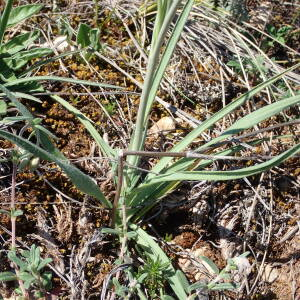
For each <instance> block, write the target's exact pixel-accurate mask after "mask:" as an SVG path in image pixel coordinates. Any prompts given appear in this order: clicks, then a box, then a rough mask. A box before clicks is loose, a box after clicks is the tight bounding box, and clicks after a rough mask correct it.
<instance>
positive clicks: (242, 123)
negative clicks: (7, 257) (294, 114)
mask: <svg viewBox="0 0 300 300" xmlns="http://www.w3.org/2000/svg"><path fill="white" fill-rule="evenodd" d="M298 102H300V95H296V96H293V97H289V98H286V99H283V100H280V101H277V102H275V103H272V104H269V105H266V106H264V107H262V108H260V109H258V110H256V111H254V112H252V113H250V114H248V115H246V116H245V117H243V118H241V119H240V120H238V121H236V122H235V123H234V124H233V125H232V126H230V127H229V128H228V129H227V130H226V131H225V132H224V133H222V134H221V135H220V136H219V137H216V138H214V139H213V140H211V141H210V142H208V143H206V144H205V145H203V146H202V147H199V148H198V149H197V151H199V150H203V149H205V148H207V147H209V146H211V145H213V144H215V143H218V142H220V141H223V140H225V139H226V138H228V137H230V136H232V135H234V134H237V133H239V132H241V131H243V130H245V129H248V128H251V127H253V126H254V125H256V124H258V123H259V122H261V121H264V120H266V119H267V118H270V117H272V116H275V115H277V114H278V113H280V112H281V111H283V110H284V109H287V108H288V107H290V106H293V105H295V104H297V103H298Z"/></svg>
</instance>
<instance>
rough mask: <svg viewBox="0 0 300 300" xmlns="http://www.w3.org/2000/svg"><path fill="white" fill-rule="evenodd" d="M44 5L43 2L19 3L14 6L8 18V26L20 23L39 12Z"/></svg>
mask: <svg viewBox="0 0 300 300" xmlns="http://www.w3.org/2000/svg"><path fill="white" fill-rule="evenodd" d="M42 7H43V5H42V4H28V5H19V6H17V7H15V8H13V9H12V10H11V13H10V16H9V19H8V23H7V27H11V26H14V25H17V24H19V23H20V22H22V21H24V20H26V19H27V18H29V17H31V16H32V15H34V14H36V13H37V12H39V11H40V10H41V8H42Z"/></svg>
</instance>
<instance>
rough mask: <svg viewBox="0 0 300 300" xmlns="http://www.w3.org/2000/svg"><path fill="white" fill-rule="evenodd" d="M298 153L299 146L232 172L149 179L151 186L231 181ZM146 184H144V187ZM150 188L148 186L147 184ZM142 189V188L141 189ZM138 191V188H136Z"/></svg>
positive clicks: (201, 172)
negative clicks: (192, 181) (173, 182)
mask: <svg viewBox="0 0 300 300" xmlns="http://www.w3.org/2000/svg"><path fill="white" fill-rule="evenodd" d="M299 151H300V144H297V145H295V146H294V147H292V148H291V149H289V150H287V151H285V152H283V153H281V154H280V155H278V156H276V157H274V158H272V159H270V160H268V161H266V162H263V163H259V164H256V165H255V166H251V167H247V168H242V169H239V170H234V171H182V172H180V171H179V172H177V173H172V174H165V175H158V176H156V177H155V178H152V179H151V185H152V184H155V183H157V182H165V181H182V180H217V181H218V180H233V179H239V178H243V177H247V176H252V175H255V174H258V173H262V172H264V171H267V170H268V169H270V168H272V167H274V166H278V165H279V164H281V163H282V162H283V161H284V160H286V159H288V158H290V157H291V156H293V155H295V154H296V153H298V152H299ZM146 186H147V184H145V187H146ZM149 186H150V184H149ZM141 189H143V187H141ZM137 190H139V188H137Z"/></svg>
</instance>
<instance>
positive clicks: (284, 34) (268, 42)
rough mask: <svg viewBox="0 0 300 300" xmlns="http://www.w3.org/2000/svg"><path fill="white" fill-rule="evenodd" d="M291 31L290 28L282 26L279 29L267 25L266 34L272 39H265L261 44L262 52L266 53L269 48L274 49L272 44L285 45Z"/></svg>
mask: <svg viewBox="0 0 300 300" xmlns="http://www.w3.org/2000/svg"><path fill="white" fill-rule="evenodd" d="M291 30H292V26H288V25H284V26H281V27H279V28H276V27H275V26H273V25H271V24H267V26H266V32H267V33H268V34H269V35H270V36H271V37H272V38H273V39H270V38H265V39H264V40H263V41H262V43H261V48H262V49H263V50H264V51H267V50H268V49H270V48H273V47H274V44H275V43H276V42H278V43H280V44H282V45H285V44H286V42H287V39H288V35H289V33H290V32H291Z"/></svg>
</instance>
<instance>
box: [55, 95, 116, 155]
mask: <svg viewBox="0 0 300 300" xmlns="http://www.w3.org/2000/svg"><path fill="white" fill-rule="evenodd" d="M51 98H52V99H54V100H55V101H57V102H58V103H60V104H61V105H62V106H64V107H65V108H66V109H67V110H69V111H70V112H71V113H73V114H74V115H75V116H76V117H77V118H78V120H79V121H80V122H81V123H82V124H83V125H84V127H85V128H86V130H88V132H89V133H90V134H91V136H92V137H93V138H94V140H95V142H96V143H97V144H98V146H99V148H100V149H101V151H102V152H103V153H105V155H106V156H108V157H109V158H116V151H115V150H114V149H112V148H111V147H110V146H109V145H108V144H107V143H106V142H105V141H104V140H103V138H102V137H101V135H100V134H99V132H98V131H97V130H96V129H95V127H94V126H93V125H92V121H91V120H89V119H88V118H87V117H86V116H85V115H84V114H83V113H81V112H80V111H79V110H78V109H77V108H75V107H74V106H73V105H71V104H70V103H69V102H67V101H66V100H64V99H62V98H61V97H59V96H57V95H54V96H51Z"/></svg>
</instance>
